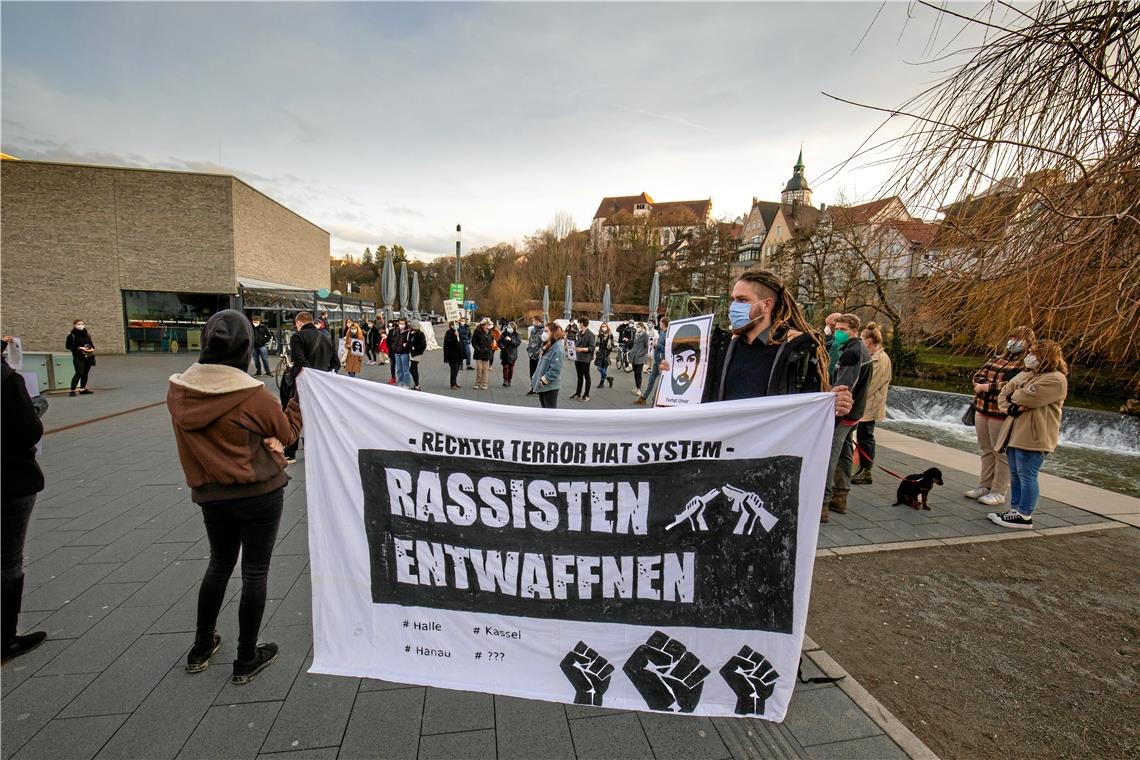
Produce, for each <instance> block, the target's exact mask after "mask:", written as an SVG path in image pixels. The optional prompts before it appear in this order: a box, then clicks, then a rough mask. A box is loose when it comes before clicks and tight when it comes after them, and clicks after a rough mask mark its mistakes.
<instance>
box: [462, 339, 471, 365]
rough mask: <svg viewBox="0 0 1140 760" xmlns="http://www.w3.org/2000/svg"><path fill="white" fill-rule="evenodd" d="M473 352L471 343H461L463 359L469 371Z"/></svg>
mask: <svg viewBox="0 0 1140 760" xmlns="http://www.w3.org/2000/svg"><path fill="white" fill-rule="evenodd" d="M472 354H473V351H472V350H471V341H469V340H465V341H463V358H464V360H465V361H466V362H467V369H471V358H472Z"/></svg>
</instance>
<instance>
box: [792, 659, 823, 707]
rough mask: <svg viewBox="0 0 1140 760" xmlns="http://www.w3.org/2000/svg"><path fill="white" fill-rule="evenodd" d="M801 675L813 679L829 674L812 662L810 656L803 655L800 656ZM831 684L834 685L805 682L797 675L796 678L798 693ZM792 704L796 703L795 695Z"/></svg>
mask: <svg viewBox="0 0 1140 760" xmlns="http://www.w3.org/2000/svg"><path fill="white" fill-rule="evenodd" d="M805 649H806V646H805ZM800 675H803V677H804V678H807V679H812V678H819V677H820V676H825V675H827V674H826V673H824V672H823V671H822V670H820V669H819V666H818V665H816V664H815V663H814V662H812V660H811V658H810V657H801V658H800ZM829 686H832V684H826V683H803V682H802V681H800V679H799V678H798V677H797V678H796V688H795V691H796V692H797V693H798V692H801V691H811V690H813V689H826V688H828V687H829ZM792 704H795V697H794V696H793V697H792Z"/></svg>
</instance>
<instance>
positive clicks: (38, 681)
mask: <svg viewBox="0 0 1140 760" xmlns="http://www.w3.org/2000/svg"><path fill="white" fill-rule="evenodd" d="M93 680H95V674H94V673H75V674H70V675H58V676H50V675H49V676H39V675H37V676H35V677H33V678H29V679H27V680H26V681H24V683H22V684H20V685H19V686H18V687H17V688H15V689H12V690H7V689H5V693H4V700H3V704H2V709H0V726H2V729H0V732H2V734H3V742H2V743H0V756H2V757H5V758H8V757H11V756H12V755H14V754H15V753H16V750H18V749H20V748H21V747H23V746H24V744H26V743H27V741H28V740H29V739H31V738H32V737H33V736H34V735H35V734H36V733H37V732H38V731H39V730H40V729H41V728H43V727H44V726H45V725H47V723H48V721H50V720H51V719H52V718H54V717H55V716H56V714H58V713H59V711H60V710H62V709H63V708H64V706H66V705H67V703H68V702H70V701H71V700H72V699H74V698H75V695H76V694H78V693H79V692H81V691H83V689H84V688H85V687H86V686H87V684H89V683H91V682H92V681H93Z"/></svg>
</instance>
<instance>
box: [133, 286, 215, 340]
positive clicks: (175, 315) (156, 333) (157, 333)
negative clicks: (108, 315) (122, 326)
mask: <svg viewBox="0 0 1140 760" xmlns="http://www.w3.org/2000/svg"><path fill="white" fill-rule="evenodd" d="M229 306H230V296H228V295H224V294H217V293H158V292H154V291H149V290H124V291H123V314H125V315H126V323H127V324H126V328H127V351H128V352H132V353H133V352H148V351H151V352H153V351H163V352H170V353H180V352H183V351H199V350H201V348H202V328H203V327H204V326H205V324H206V320H208V319H209V318H210V316H211V315H212V314H214V313H215V312H217V311H220V310H222V309H228V308H229Z"/></svg>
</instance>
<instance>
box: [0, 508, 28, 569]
mask: <svg viewBox="0 0 1140 760" xmlns="http://www.w3.org/2000/svg"><path fill="white" fill-rule="evenodd" d="M35 505H36V495H35V494H32V495H31V496H21V497H20V498H18V499H10V500H9V501H6V502H4V505H3V512H2V513H0V516H2V522H0V547H2V551H0V573H2V577H3V580H6V581H14V580H19V579H20V578H23V577H24V539H25V538H26V537H27V535H28V522H29V521H30V520H31V519H32V507H34V506H35Z"/></svg>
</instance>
